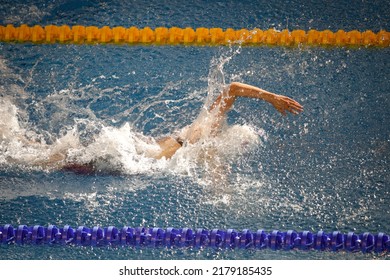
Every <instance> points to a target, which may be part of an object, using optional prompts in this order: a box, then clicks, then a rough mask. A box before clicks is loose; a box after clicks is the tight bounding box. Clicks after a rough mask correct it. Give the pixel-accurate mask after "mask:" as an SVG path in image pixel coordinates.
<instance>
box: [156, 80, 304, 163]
mask: <svg viewBox="0 0 390 280" xmlns="http://www.w3.org/2000/svg"><path fill="white" fill-rule="evenodd" d="M238 97H248V98H255V99H261V100H264V101H267V102H269V103H271V104H272V105H273V106H274V107H275V109H276V110H278V111H279V112H280V113H281V114H282V115H284V116H285V115H287V113H288V112H289V113H291V114H294V115H295V114H298V113H300V112H302V111H303V107H302V105H300V104H299V103H298V102H297V101H295V100H293V99H291V98H289V97H287V96H283V95H278V94H275V93H271V92H269V91H266V90H263V89H261V88H258V87H255V86H251V85H247V84H243V83H238V82H233V83H231V84H230V86H228V87H227V88H226V89H225V90H224V91H223V92H222V93H221V94H220V95H219V96H218V97H217V99H216V100H215V101H214V103H213V104H212V105H211V106H210V108H209V110H208V111H209V112H210V114H211V115H212V116H213V121H212V123H211V127H207V125H206V126H205V125H204V124H202V123H196V122H195V123H193V124H192V125H190V126H189V127H186V128H185V129H183V131H182V132H181V133H180V135H177V136H168V137H165V138H162V139H160V140H158V141H157V143H158V145H159V146H160V148H161V151H160V152H159V153H158V154H155V155H154V156H153V157H154V158H156V159H161V158H163V157H165V158H167V159H169V158H171V157H172V156H173V155H174V154H175V153H176V151H177V150H179V149H180V148H181V147H182V146H183V143H185V142H186V141H188V142H189V143H191V144H193V143H196V142H197V141H199V139H201V136H202V135H204V134H205V133H204V131H203V130H208V131H209V134H210V135H211V136H215V135H216V134H217V133H218V131H219V128H220V126H221V124H222V121H223V119H224V117H225V116H226V113H227V112H228V111H229V110H230V109H231V108H232V106H233V104H234V102H235V101H236V99H237V98H238Z"/></svg>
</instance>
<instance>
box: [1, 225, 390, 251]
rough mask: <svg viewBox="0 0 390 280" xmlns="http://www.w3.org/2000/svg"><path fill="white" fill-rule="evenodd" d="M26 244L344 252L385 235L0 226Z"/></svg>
mask: <svg viewBox="0 0 390 280" xmlns="http://www.w3.org/2000/svg"><path fill="white" fill-rule="evenodd" d="M1 243H3V244H19V245H21V244H31V245H43V244H46V245H54V244H59V245H79V246H131V247H146V246H148V247H183V248H205V247H210V248H221V249H272V250H292V249H298V250H311V249H312V250H321V251H324V250H327V251H341V250H344V251H347V252H363V253H368V252H376V253H381V252H386V251H387V252H389V251H390V239H389V235H387V234H384V233H383V232H379V233H378V234H372V233H370V232H364V233H362V234H356V233H354V232H348V233H346V234H345V233H342V232H340V231H333V232H329V233H326V232H324V231H318V232H316V233H313V232H311V231H302V232H297V231H295V230H288V231H283V232H282V231H279V230H272V231H269V232H267V231H265V230H263V229H259V230H257V231H251V230H249V229H244V230H241V231H237V230H235V229H228V230H220V229H213V230H206V229H202V228H199V229H195V230H192V229H190V228H173V227H169V228H166V229H162V228H157V227H154V228H146V227H135V228H132V227H128V226H124V227H122V228H117V227H115V226H109V227H104V228H103V227H99V226H94V227H92V228H88V227H85V226H77V227H75V228H72V227H71V226H69V225H66V226H64V227H57V226H55V225H49V226H48V227H43V226H40V225H35V226H26V225H18V226H16V227H13V226H12V225H10V224H6V225H4V226H0V244H1Z"/></svg>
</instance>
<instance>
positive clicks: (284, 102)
mask: <svg viewBox="0 0 390 280" xmlns="http://www.w3.org/2000/svg"><path fill="white" fill-rule="evenodd" d="M272 104H273V105H274V107H275V108H276V109H277V110H278V111H279V112H280V113H281V114H282V115H283V116H286V115H287V112H290V113H291V114H294V115H296V114H299V113H300V112H302V111H303V106H302V105H301V104H299V103H298V102H297V101H295V100H293V99H291V98H289V97H287V96H283V95H279V96H277V98H276V99H275V100H274V102H273V103H272Z"/></svg>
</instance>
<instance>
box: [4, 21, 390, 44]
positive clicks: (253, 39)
mask: <svg viewBox="0 0 390 280" xmlns="http://www.w3.org/2000/svg"><path fill="white" fill-rule="evenodd" d="M0 42H19V43H24V42H31V43H68V44H71V43H72V44H94V43H104V44H109V43H114V44H129V45H132V44H153V45H180V44H181V45H194V46H218V45H230V44H240V45H249V46H303V45H308V46H334V47H342V46H344V47H353V46H357V47H359V46H365V47H383V48H385V47H389V46H390V32H387V31H385V30H381V31H379V32H377V33H375V32H373V31H371V30H366V31H363V32H360V31H357V30H352V31H344V30H338V31H336V32H333V31H331V30H322V31H319V30H315V29H311V30H309V31H305V30H292V31H290V30H287V29H285V30H281V31H278V30H275V29H268V30H261V29H258V28H255V29H253V30H248V29H239V30H235V29H232V28H227V29H222V28H204V27H200V28H196V29H193V28H191V27H187V28H179V27H171V28H167V27H157V28H155V29H151V28H150V27H144V28H138V27H135V26H132V27H129V28H126V27H122V26H117V27H113V28H111V27H109V26H104V27H101V28H99V27H97V26H81V25H74V26H69V25H62V26H56V25H46V26H40V25H35V26H28V25H26V24H22V25H20V26H17V27H15V26H14V25H12V24H8V25H7V26H0Z"/></svg>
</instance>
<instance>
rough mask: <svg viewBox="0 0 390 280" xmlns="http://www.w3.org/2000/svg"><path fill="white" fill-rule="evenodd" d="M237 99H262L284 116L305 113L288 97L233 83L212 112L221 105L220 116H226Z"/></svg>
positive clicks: (215, 104)
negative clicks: (288, 113)
mask: <svg viewBox="0 0 390 280" xmlns="http://www.w3.org/2000/svg"><path fill="white" fill-rule="evenodd" d="M237 97H249V98H256V99H262V100H264V101H267V102H269V103H271V104H272V105H273V106H274V107H275V109H276V110H278V111H279V112H280V113H281V114H282V115H287V112H290V113H292V114H298V113H300V112H302V111H303V107H302V105H301V104H299V103H298V102H297V101H295V100H293V99H291V98H289V97H287V96H284V95H279V94H275V93H272V92H269V91H266V90H263V89H261V88H258V87H255V86H251V85H247V84H243V83H238V82H233V83H231V84H230V86H229V90H228V91H227V92H224V93H222V94H221V95H220V96H218V98H217V99H216V100H215V102H214V103H213V105H211V107H210V111H211V110H213V109H214V108H215V107H216V106H218V105H220V106H219V114H220V115H223V114H225V113H226V112H227V111H228V110H229V109H230V108H231V106H232V105H233V103H234V101H235V100H236V98H237Z"/></svg>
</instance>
